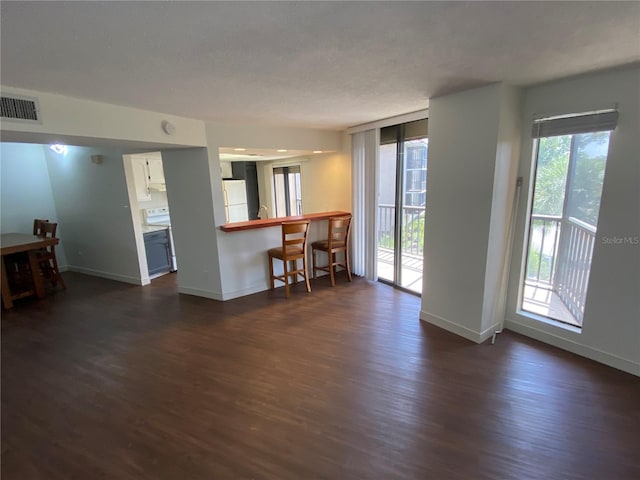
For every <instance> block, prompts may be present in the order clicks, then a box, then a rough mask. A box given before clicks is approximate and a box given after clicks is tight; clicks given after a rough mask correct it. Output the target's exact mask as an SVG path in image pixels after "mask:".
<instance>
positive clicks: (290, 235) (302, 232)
mask: <svg viewBox="0 0 640 480" xmlns="http://www.w3.org/2000/svg"><path fill="white" fill-rule="evenodd" d="M308 232H309V220H303V221H300V222H283V224H282V247H276V248H271V249H269V252H268V253H269V278H270V280H271V290H273V289H274V288H275V280H280V281H281V282H284V291H285V295H286V297H287V298H289V277H290V276H293V277H294V280H295V279H296V278H297V276H298V275H300V276H301V277H302V278H304V281H305V283H306V285H307V292H310V291H311V285H309V270H308V268H307V255H306V253H307V233H308ZM274 258H277V259H280V260H282V265H283V268H284V273H283V274H282V275H275V274H274V273H273V259H274ZM300 259H302V269H299V268H298V260H300ZM289 262H290V264H289Z"/></svg>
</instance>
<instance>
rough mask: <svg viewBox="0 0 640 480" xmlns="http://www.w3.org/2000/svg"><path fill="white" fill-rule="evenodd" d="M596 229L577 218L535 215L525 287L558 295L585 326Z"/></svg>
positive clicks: (577, 320)
mask: <svg viewBox="0 0 640 480" xmlns="http://www.w3.org/2000/svg"><path fill="white" fill-rule="evenodd" d="M595 233H596V229H595V228H594V227H592V226H591V225H588V224H586V223H584V222H582V221H580V220H578V219H576V218H573V217H568V218H562V217H559V216H552V215H532V216H531V229H530V236H529V252H528V259H527V272H526V281H525V283H526V284H527V285H530V286H535V287H542V288H546V289H548V290H551V291H552V292H553V293H555V294H556V295H558V297H559V298H560V300H562V303H563V304H564V305H565V306H566V307H567V309H568V310H569V311H570V312H571V314H572V315H573V316H574V318H575V320H576V322H577V324H578V325H582V318H583V315H584V304H585V300H586V297H587V286H588V282H589V270H590V268H591V257H592V254H593V245H594V242H595Z"/></svg>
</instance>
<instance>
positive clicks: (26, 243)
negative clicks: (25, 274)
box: [0, 233, 58, 308]
mask: <svg viewBox="0 0 640 480" xmlns="http://www.w3.org/2000/svg"><path fill="white" fill-rule="evenodd" d="M57 244H58V239H57V238H51V237H49V238H43V237H38V236H37V235H31V234H27V233H3V234H2V235H0V249H1V252H2V261H1V262H0V263H1V264H2V304H3V305H4V308H12V307H13V301H14V300H17V299H19V298H23V297H27V296H30V295H36V296H37V297H38V298H43V297H44V285H43V283H42V276H41V275H40V265H39V262H38V255H37V252H38V250H40V249H42V248H46V247H48V246H51V245H57ZM21 252H26V253H27V255H28V257H29V266H30V268H31V276H32V278H33V289H30V290H27V291H21V292H12V291H11V285H10V284H9V277H8V275H7V268H6V265H5V256H6V255H11V254H14V253H21Z"/></svg>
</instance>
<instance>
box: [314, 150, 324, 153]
mask: <svg viewBox="0 0 640 480" xmlns="http://www.w3.org/2000/svg"><path fill="white" fill-rule="evenodd" d="M313 153H322V150H314V151H313Z"/></svg>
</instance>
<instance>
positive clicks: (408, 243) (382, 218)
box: [378, 204, 425, 256]
mask: <svg viewBox="0 0 640 480" xmlns="http://www.w3.org/2000/svg"><path fill="white" fill-rule="evenodd" d="M424 213H425V207H413V206H404V207H402V212H401V221H402V229H401V232H402V245H401V247H402V253H403V254H409V255H418V256H422V249H423V246H424ZM395 215H396V207H395V205H382V204H381V205H378V246H379V247H381V248H390V249H393V248H394V243H395V242H394V229H395Z"/></svg>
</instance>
